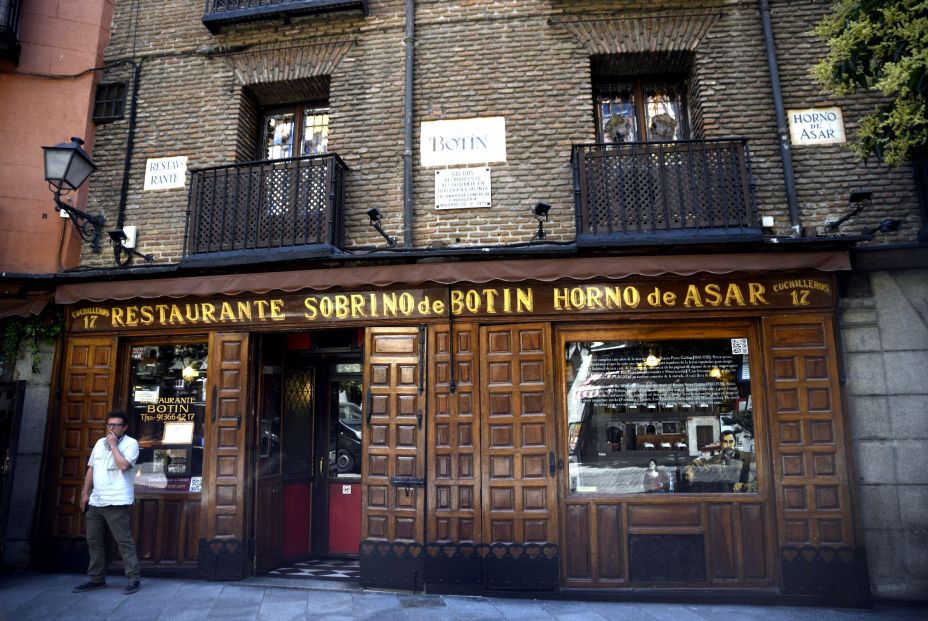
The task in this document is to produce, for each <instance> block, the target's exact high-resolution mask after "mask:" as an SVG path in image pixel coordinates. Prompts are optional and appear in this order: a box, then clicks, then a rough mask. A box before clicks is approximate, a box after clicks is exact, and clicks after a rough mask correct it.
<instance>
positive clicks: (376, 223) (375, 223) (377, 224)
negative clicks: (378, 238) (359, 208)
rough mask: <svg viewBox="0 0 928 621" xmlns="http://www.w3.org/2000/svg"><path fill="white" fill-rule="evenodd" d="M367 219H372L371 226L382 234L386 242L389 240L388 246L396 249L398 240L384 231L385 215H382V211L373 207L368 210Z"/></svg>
mask: <svg viewBox="0 0 928 621" xmlns="http://www.w3.org/2000/svg"><path fill="white" fill-rule="evenodd" d="M367 217H368V218H370V219H371V226H372V227H374V228H375V229H377V232H378V233H380V234H381V235H382V236H383V238H384V239H385V240H387V245H388V246H389V247H390V248H396V238H395V237H390V236H389V235H387V234H386V233H385V232H384V230H383V224H382V223H381V220H383V215H382V214H381V213H380V210H379V209H377V208H376V207H371V208H370V209H368V210H367Z"/></svg>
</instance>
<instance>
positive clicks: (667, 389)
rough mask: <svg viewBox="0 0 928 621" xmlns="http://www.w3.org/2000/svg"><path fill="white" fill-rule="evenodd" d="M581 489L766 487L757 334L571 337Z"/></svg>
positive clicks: (574, 479)
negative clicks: (753, 358)
mask: <svg viewBox="0 0 928 621" xmlns="http://www.w3.org/2000/svg"><path fill="white" fill-rule="evenodd" d="M565 353H566V358H567V395H568V397H567V398H568V404H567V416H568V421H567V422H568V449H569V456H570V457H569V475H570V490H571V493H576V494H583V493H595V494H629V493H642V492H650V493H684V492H749V491H755V490H756V488H757V481H756V465H755V461H754V457H753V455H754V422H753V421H754V418H753V407H752V400H751V389H750V367H749V360H748V350H747V339H745V338H733V339H728V338H726V339H706V340H703V339H698V340H696V339H694V340H672V341H671V340H666V341H608V342H601V341H571V342H568V343H567V350H566V352H565Z"/></svg>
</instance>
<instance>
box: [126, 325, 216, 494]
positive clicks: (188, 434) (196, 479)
mask: <svg viewBox="0 0 928 621" xmlns="http://www.w3.org/2000/svg"><path fill="white" fill-rule="evenodd" d="M130 359H131V362H130V387H131V388H130V394H129V415H130V434H131V435H133V437H135V438H137V439H138V441H139V459H138V462H137V463H136V475H135V486H136V490H137V491H138V492H142V493H146V494H149V493H154V494H157V493H159V492H199V491H200V487H201V485H202V475H203V444H204V442H203V423H204V415H205V410H206V388H205V385H206V368H207V345H206V344H205V343H190V344H179V345H138V346H133V347H132V348H131V349H130Z"/></svg>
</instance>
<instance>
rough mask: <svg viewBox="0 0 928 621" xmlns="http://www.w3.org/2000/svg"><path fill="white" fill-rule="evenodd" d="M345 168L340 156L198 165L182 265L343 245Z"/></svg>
mask: <svg viewBox="0 0 928 621" xmlns="http://www.w3.org/2000/svg"><path fill="white" fill-rule="evenodd" d="M347 171H348V167H347V166H346V165H345V163H344V162H343V161H342V159H341V158H340V157H338V156H337V155H335V154H326V155H312V156H309V157H298V158H290V159H284V160H269V161H264V162H245V163H242V164H231V165H227V166H216V167H212V168H201V169H198V170H194V171H192V175H191V182H190V198H189V205H188V208H187V230H186V234H185V236H184V259H183V263H184V264H211V265H216V264H222V263H242V262H248V261H274V260H286V259H299V258H307V257H318V256H328V255H329V254H331V253H332V251H333V250H335V249H337V248H340V247H341V246H342V243H343V233H344V225H343V222H342V214H343V213H344V202H345V175H346V173H347Z"/></svg>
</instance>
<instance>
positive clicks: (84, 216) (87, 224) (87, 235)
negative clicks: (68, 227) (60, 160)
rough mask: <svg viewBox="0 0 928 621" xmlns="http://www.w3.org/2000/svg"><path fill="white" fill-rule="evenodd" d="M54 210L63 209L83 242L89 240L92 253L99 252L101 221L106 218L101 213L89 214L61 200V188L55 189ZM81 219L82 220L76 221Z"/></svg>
mask: <svg viewBox="0 0 928 621" xmlns="http://www.w3.org/2000/svg"><path fill="white" fill-rule="evenodd" d="M55 210H56V211H64V212H65V213H66V214H68V218H69V219H70V220H71V224H73V225H74V230H76V231H77V234H78V235H80V237H81V239H83V240H84V241H85V242H90V247H91V249H92V250H93V252H94V254H100V231H101V230H102V229H103V223H104V222H105V221H106V219H105V218H104V217H103V214H97V215H95V216H94V215H91V214H89V213H87V212H86V211H82V210H80V209H78V208H77V207H73V206H71V205H69V204H67V203H66V202H64V201H63V200H61V190H60V189H59V190H55ZM78 220H83V222H78Z"/></svg>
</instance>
